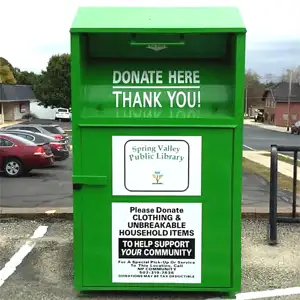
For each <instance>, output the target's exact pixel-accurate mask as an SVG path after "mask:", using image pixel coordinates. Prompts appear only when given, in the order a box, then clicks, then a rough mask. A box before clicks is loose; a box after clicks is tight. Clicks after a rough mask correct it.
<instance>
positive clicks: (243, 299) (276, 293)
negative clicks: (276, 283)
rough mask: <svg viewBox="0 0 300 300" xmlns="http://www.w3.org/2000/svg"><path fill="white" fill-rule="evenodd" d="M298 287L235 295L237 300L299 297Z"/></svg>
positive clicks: (299, 289)
mask: <svg viewBox="0 0 300 300" xmlns="http://www.w3.org/2000/svg"><path fill="white" fill-rule="evenodd" d="M299 294H300V287H292V288H286V289H276V290H267V291H261V292H249V293H240V294H237V295H236V299H237V300H251V299H265V298H271V297H282V296H290V295H299Z"/></svg>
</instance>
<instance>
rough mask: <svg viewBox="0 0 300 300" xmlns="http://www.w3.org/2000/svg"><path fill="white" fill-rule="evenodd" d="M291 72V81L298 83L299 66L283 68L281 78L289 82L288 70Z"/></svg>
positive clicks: (299, 77) (299, 78)
mask: <svg viewBox="0 0 300 300" xmlns="http://www.w3.org/2000/svg"><path fill="white" fill-rule="evenodd" d="M291 71H292V72H293V73H292V82H294V83H300V66H298V67H296V68H295V69H286V70H284V72H283V74H282V76H281V80H282V81H285V82H289V80H290V72H291Z"/></svg>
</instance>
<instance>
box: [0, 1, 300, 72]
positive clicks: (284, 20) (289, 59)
mask: <svg viewBox="0 0 300 300" xmlns="http://www.w3.org/2000/svg"><path fill="white" fill-rule="evenodd" d="M79 6H236V7H238V8H239V9H240V12H241V14H242V17H243V19H244V23H245V25H246V28H247V54H246V67H247V68H250V69H252V70H254V71H256V72H258V73H259V74H260V75H265V74H267V73H272V74H274V75H280V74H281V73H282V71H283V70H284V69H287V68H295V67H296V66H298V65H300V1H299V0H284V1H282V0H195V1H194V0H184V1H183V0H181V1H177V0H172V1H170V0H151V2H149V1H141V0H139V1H138V0H132V1H129V0H127V1H126V0H101V1H99V0H26V1H24V0H9V1H4V0H2V1H1V15H0V16H1V17H0V28H1V39H0V57H4V58H6V59H7V60H8V61H9V62H10V63H11V64H12V65H13V66H14V67H18V68H20V69H21V70H27V71H34V72H37V73H40V71H41V70H44V69H45V68H46V67H47V63H48V61H49V58H50V57H51V56H52V55H53V54H60V53H66V52H67V53H69V52H70V45H69V42H70V38H69V29H70V27H71V24H72V21H73V19H74V16H75V14H76V11H77V8H78V7H79Z"/></svg>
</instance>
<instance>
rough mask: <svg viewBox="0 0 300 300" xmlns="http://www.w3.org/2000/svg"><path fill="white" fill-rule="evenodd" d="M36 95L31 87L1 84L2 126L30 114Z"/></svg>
mask: <svg viewBox="0 0 300 300" xmlns="http://www.w3.org/2000/svg"><path fill="white" fill-rule="evenodd" d="M32 100H35V94H34V92H33V90H32V88H31V86H29V85H18V84H4V83H0V124H3V123H4V122H6V121H18V120H21V119H22V117H23V116H24V115H26V114H28V113H29V112H30V101H32Z"/></svg>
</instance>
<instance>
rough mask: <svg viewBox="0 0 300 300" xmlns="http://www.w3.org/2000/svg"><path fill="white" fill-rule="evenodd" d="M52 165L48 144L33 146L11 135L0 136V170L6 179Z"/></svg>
mask: <svg viewBox="0 0 300 300" xmlns="http://www.w3.org/2000/svg"><path fill="white" fill-rule="evenodd" d="M53 163H54V158H53V154H52V152H51V149H50V146H49V144H46V143H42V144H35V143H33V142H32V141H29V140H27V139H24V138H22V137H19V136H15V135H12V134H7V133H1V134H0V170H1V171H3V172H4V173H5V175H6V176H8V177H19V176H21V175H23V174H25V173H27V172H29V171H30V170H32V169H39V168H44V167H48V166H50V165H52V164H53Z"/></svg>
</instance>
